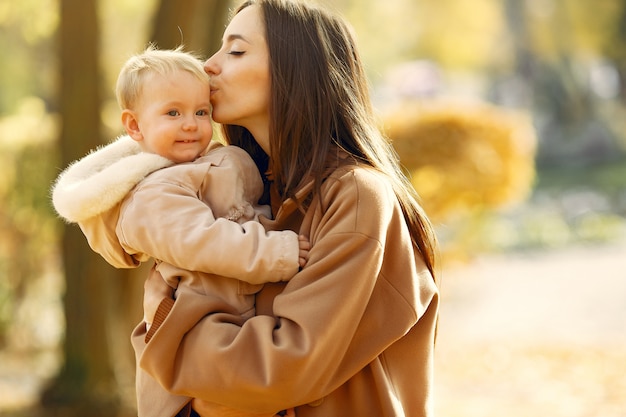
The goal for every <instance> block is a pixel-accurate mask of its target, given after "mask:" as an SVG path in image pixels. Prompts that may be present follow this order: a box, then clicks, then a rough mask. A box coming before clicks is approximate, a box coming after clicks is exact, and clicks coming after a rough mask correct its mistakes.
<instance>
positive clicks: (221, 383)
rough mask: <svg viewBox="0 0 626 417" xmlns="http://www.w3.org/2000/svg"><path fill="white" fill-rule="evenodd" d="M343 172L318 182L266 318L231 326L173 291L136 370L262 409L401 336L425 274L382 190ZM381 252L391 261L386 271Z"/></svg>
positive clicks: (170, 385) (305, 395) (351, 368)
mask: <svg viewBox="0 0 626 417" xmlns="http://www.w3.org/2000/svg"><path fill="white" fill-rule="evenodd" d="M347 177H348V178H343V179H342V180H341V181H339V183H337V184H334V185H333V184H329V181H327V182H326V183H325V185H324V188H323V189H324V190H325V191H323V193H324V194H325V195H326V198H325V202H328V206H327V210H326V211H325V213H324V215H323V217H322V218H321V219H320V218H319V216H317V215H316V216H312V217H313V218H309V220H307V219H306V218H305V222H304V223H303V224H306V223H307V222H309V223H310V224H311V229H310V233H311V234H310V239H311V243H312V248H311V251H310V253H309V261H308V263H307V265H306V267H305V268H304V269H303V270H302V271H301V272H299V273H298V274H297V275H296V276H295V277H294V278H293V279H292V280H291V281H289V283H287V284H286V286H285V287H284V290H283V291H282V293H280V294H279V295H278V296H277V297H276V298H275V299H274V305H273V313H274V316H268V315H258V316H255V317H253V318H251V319H249V320H247V321H246V322H245V323H243V324H239V323H237V321H236V317H233V316H230V315H228V314H225V313H224V311H225V310H223V307H222V306H220V301H219V300H218V299H216V298H212V297H211V296H203V295H199V294H191V293H186V294H181V296H180V297H179V298H177V300H176V301H175V302H174V305H173V307H172V309H171V311H170V312H169V315H168V316H167V318H166V319H165V320H164V321H163V322H162V323H161V324H160V327H159V329H158V330H157V331H156V333H155V334H154V336H153V338H152V339H151V340H150V342H149V343H148V344H147V345H146V346H145V350H143V354H142V355H141V356H140V362H139V363H140V366H141V367H142V368H143V369H145V370H146V371H147V372H148V373H150V374H151V375H153V376H154V377H155V378H156V379H157V380H158V381H159V382H160V383H161V384H162V385H163V386H164V387H166V389H168V390H169V391H171V392H174V393H180V392H185V393H187V394H188V395H192V396H193V397H196V398H201V399H203V400H207V401H214V402H219V403H221V404H224V405H228V406H232V407H239V408H242V409H248V410H251V411H256V412H261V411H271V410H276V409H280V408H284V407H286V406H295V405H300V404H307V403H310V402H313V401H315V400H318V399H320V398H322V397H324V396H325V395H327V394H329V393H330V392H332V391H334V390H335V389H336V388H338V387H339V386H340V385H342V384H343V383H344V382H345V381H347V380H348V379H349V378H350V377H352V376H353V375H355V374H356V373H357V372H359V371H360V370H361V369H363V368H364V367H365V366H366V365H367V364H369V363H370V362H372V361H373V360H374V359H375V358H376V357H377V356H379V355H380V354H381V352H383V351H384V350H385V349H386V348H387V347H388V346H389V345H391V344H392V343H393V342H394V341H396V340H398V339H399V338H401V337H402V336H403V335H404V334H406V333H407V332H408V331H409V330H410V329H411V327H412V326H413V325H414V324H415V323H416V322H417V320H418V318H419V317H420V315H421V314H423V313H424V312H425V311H426V308H427V306H428V304H429V303H430V300H431V299H432V297H433V296H434V293H435V291H436V290H434V289H433V288H432V286H431V284H428V282H432V278H431V277H430V274H429V273H428V271H426V272H424V269H425V268H421V269H420V270H419V271H418V270H417V268H418V267H420V265H421V266H423V263H422V264H420V262H419V260H418V262H416V258H415V257H414V255H413V251H412V249H411V244H410V238H409V236H408V232H406V231H405V230H406V227H405V226H403V224H404V223H403V220H402V219H401V216H402V214H401V212H400V210H399V207H398V205H397V203H396V202H395V196H393V195H392V194H391V191H389V190H387V189H386V188H385V186H384V184H380V183H378V184H377V183H376V181H374V183H371V182H369V181H360V180H357V179H355V178H352V176H350V175H347ZM378 181H383V180H381V179H380V178H378ZM381 187H383V188H382V189H381ZM381 193H382V194H384V195H383V196H382V197H381V195H380V194H381ZM313 204H315V202H314V203H313ZM317 222H319V223H317ZM403 230H404V231H403ZM386 254H390V255H389V256H396V257H397V258H398V259H401V260H402V261H399V262H397V265H396V266H395V267H387V266H385V265H384V264H385V262H387V261H386V256H387V255H386ZM383 271H388V272H389V273H390V274H391V275H394V274H398V275H401V274H403V275H404V276H406V277H407V278H406V279H401V280H398V277H396V276H385V273H383ZM416 277H419V278H420V279H419V280H417V279H415V278H416ZM398 282H400V283H401V284H398ZM420 283H421V284H423V288H420V287H422V285H421V284H420ZM432 285H434V284H432Z"/></svg>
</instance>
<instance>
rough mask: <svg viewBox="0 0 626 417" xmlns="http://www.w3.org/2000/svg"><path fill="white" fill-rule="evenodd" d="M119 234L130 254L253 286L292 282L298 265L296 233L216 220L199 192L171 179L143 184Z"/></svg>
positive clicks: (125, 213) (122, 220)
mask: <svg viewBox="0 0 626 417" xmlns="http://www.w3.org/2000/svg"><path fill="white" fill-rule="evenodd" d="M117 235H118V237H119V239H120V242H121V244H122V246H123V247H125V248H126V250H127V251H129V252H131V253H137V252H139V253H145V254H149V255H150V256H152V257H154V258H156V259H159V260H161V261H164V262H167V263H170V264H172V265H175V266H177V267H179V268H183V269H186V270H190V271H202V272H207V273H212V274H217V275H221V276H226V277H231V278H236V279H239V280H242V281H246V282H248V283H251V284H260V283H265V282H277V281H282V280H288V279H290V278H291V277H292V276H293V275H295V273H296V272H297V271H298V268H299V265H298V237H297V235H296V234H295V233H294V232H291V231H284V232H283V231H281V232H276V231H268V232H266V230H265V228H264V227H263V226H262V225H261V224H260V223H259V222H258V221H248V222H245V223H243V224H239V223H237V222H234V221H230V220H227V219H224V218H217V219H216V218H215V217H214V214H213V212H212V210H211V208H210V207H209V206H208V205H207V204H205V203H204V202H203V201H201V200H200V199H199V198H198V196H197V195H196V190H194V189H193V188H189V187H185V186H184V185H183V184H180V183H177V182H173V181H172V182H168V181H157V182H155V181H146V182H143V183H142V184H140V185H139V186H138V188H137V189H135V191H134V192H133V193H132V195H131V196H130V197H129V198H128V199H127V200H126V201H125V202H124V205H123V206H122V209H121V214H120V219H119V222H118V226H117Z"/></svg>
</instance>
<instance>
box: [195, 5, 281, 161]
mask: <svg viewBox="0 0 626 417" xmlns="http://www.w3.org/2000/svg"><path fill="white" fill-rule="evenodd" d="M204 69H205V71H206V72H207V74H209V76H210V78H211V104H212V106H213V120H215V121H216V122H218V123H222V124H230V125H238V126H243V127H245V128H247V129H248V130H249V131H250V133H252V135H253V136H254V138H255V139H256V141H257V142H258V143H259V145H260V146H261V148H263V150H264V151H265V152H266V153H267V154H269V104H270V84H271V81H270V70H269V53H268V47H267V42H266V39H265V28H264V23H263V20H262V11H261V8H260V7H259V6H257V5H252V6H248V7H246V8H245V9H243V10H241V11H240V12H239V13H237V14H236V15H235V16H234V17H233V19H232V20H231V22H230V24H229V25H228V27H227V28H226V30H225V31H224V38H223V39H222V47H221V49H220V50H219V51H217V52H216V53H215V54H214V55H213V56H212V57H210V58H209V59H208V60H207V61H206V63H205V64H204Z"/></svg>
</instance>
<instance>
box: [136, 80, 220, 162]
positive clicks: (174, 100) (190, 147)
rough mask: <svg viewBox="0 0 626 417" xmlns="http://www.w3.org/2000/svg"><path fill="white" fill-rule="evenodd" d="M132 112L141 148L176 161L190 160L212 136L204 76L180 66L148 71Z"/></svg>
mask: <svg viewBox="0 0 626 417" xmlns="http://www.w3.org/2000/svg"><path fill="white" fill-rule="evenodd" d="M135 115H136V118H137V123H138V128H139V130H140V132H141V135H140V136H141V140H139V143H140V145H141V147H142V149H143V150H144V151H146V152H151V153H156V154H159V155H161V156H163V157H165V158H168V159H170V160H172V161H174V162H177V163H180V162H190V161H193V160H194V159H196V158H197V157H198V156H200V155H201V154H202V153H203V152H204V150H205V149H206V148H207V146H208V145H209V142H210V141H211V137H212V136H213V127H212V125H211V103H210V87H209V81H208V78H207V80H206V82H204V81H203V80H200V79H198V78H197V77H196V76H194V75H192V74H191V73H189V72H186V71H182V70H181V71H177V72H175V73H174V74H171V75H169V76H162V75H159V74H153V75H150V76H149V78H147V79H146V81H145V83H144V86H143V89H142V97H141V98H140V100H139V103H138V106H137V108H136V110H135Z"/></svg>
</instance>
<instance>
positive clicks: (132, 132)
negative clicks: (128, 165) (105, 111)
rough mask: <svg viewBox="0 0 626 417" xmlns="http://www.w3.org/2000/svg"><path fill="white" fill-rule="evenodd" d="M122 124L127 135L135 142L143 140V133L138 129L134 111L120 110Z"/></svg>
mask: <svg viewBox="0 0 626 417" xmlns="http://www.w3.org/2000/svg"><path fill="white" fill-rule="evenodd" d="M122 124H123V125H124V129H126V133H128V136H130V137H131V138H133V139H134V140H136V141H137V142H139V141H142V140H143V135H142V134H141V130H139V121H138V120H137V115H136V114H135V112H134V111H132V110H129V109H124V110H122Z"/></svg>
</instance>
